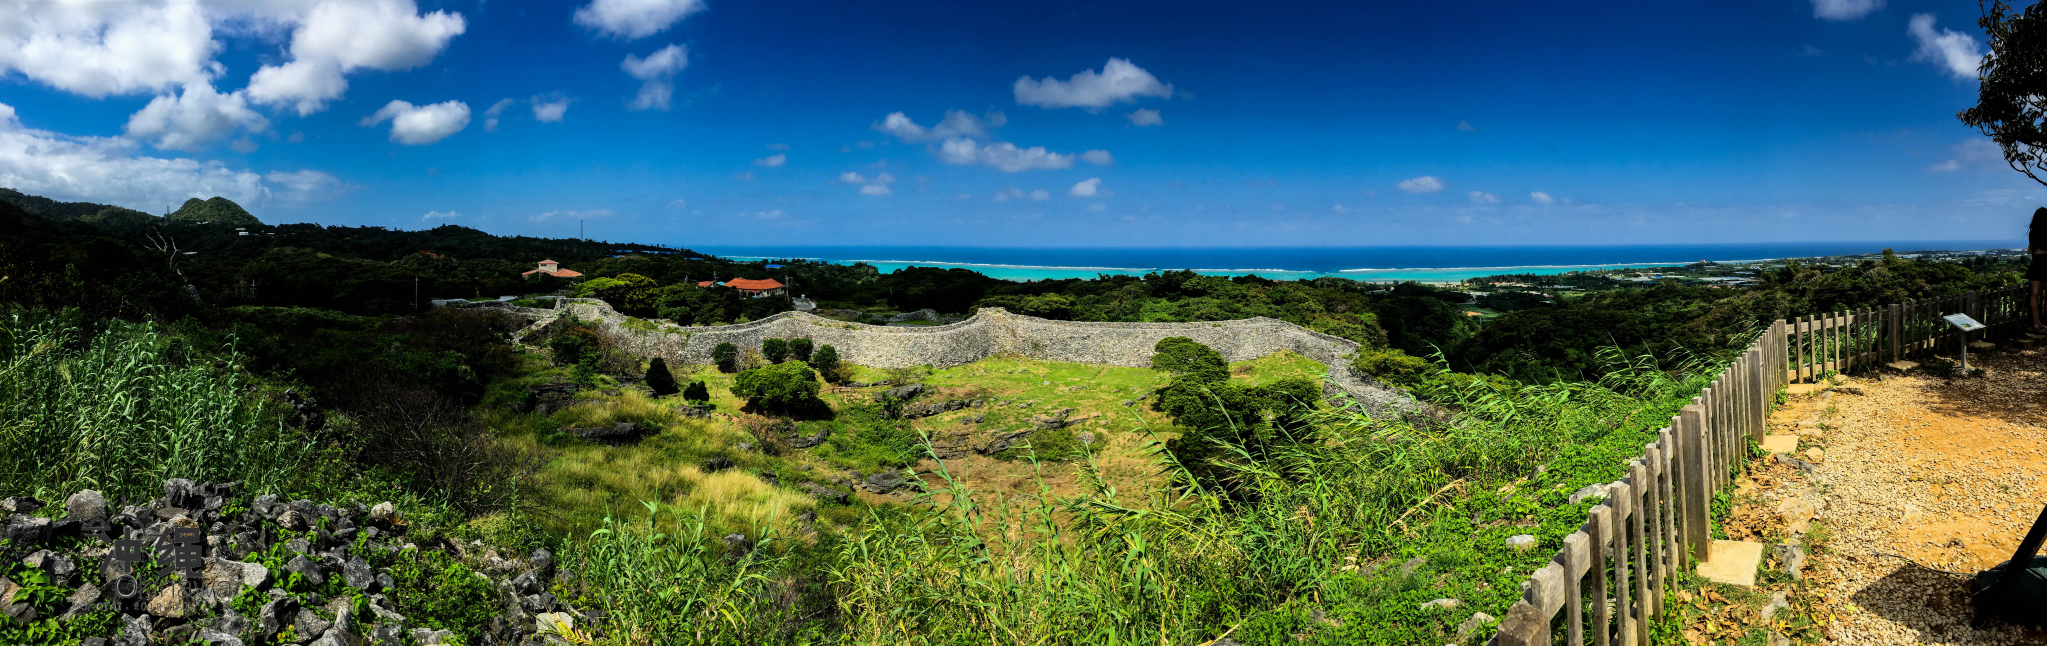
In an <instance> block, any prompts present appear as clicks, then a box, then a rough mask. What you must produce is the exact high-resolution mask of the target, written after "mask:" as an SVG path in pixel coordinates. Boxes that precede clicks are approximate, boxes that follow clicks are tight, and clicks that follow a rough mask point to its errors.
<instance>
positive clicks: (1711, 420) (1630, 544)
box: [1490, 288, 2026, 646]
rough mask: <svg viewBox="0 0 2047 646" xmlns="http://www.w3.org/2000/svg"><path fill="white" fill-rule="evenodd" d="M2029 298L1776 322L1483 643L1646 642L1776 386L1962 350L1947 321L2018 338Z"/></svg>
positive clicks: (1568, 542) (1755, 436) (2007, 295)
mask: <svg viewBox="0 0 2047 646" xmlns="http://www.w3.org/2000/svg"><path fill="white" fill-rule="evenodd" d="M2024 298H2025V295H2024V292H2023V291H2022V290H2020V289H2016V288H2013V289H2001V290H1996V291H1991V292H1987V293H1983V294H1977V293H1975V292H1970V293H1967V294H1963V295H1960V296H1954V297H1949V298H1941V299H1932V300H1927V301H1919V302H1914V303H1900V304H1896V305H1891V306H1889V307H1884V308H1872V309H1863V310H1860V311H1854V312H1838V313H1834V314H1825V315H1820V316H1801V317H1798V318H1796V319H1793V320H1791V321H1783V320H1779V321H1776V322H1774V323H1772V324H1771V325H1770V326H1769V328H1768V329H1766V330H1764V332H1763V334H1762V335H1761V336H1760V337H1758V338H1757V339H1756V341H1755V342H1754V343H1752V344H1750V345H1749V347H1748V349H1747V350H1745V351H1743V352H1742V353H1741V355H1739V357H1738V358H1736V359H1735V360H1734V362H1733V363H1731V364H1729V365H1728V367H1727V369H1726V370H1725V371H1724V372H1722V373H1721V374H1720V375H1719V376H1718V377H1717V378H1716V379H1714V380H1713V382H1712V383H1711V384H1709V385H1708V386H1707V387H1706V388H1705V389H1704V390H1703V391H1701V392H1700V393H1699V396H1697V397H1694V398H1692V403H1691V404H1690V405H1688V406H1685V407H1684V408H1683V409H1681V410H1680V411H1679V412H1678V415H1676V416H1674V417H1672V418H1670V425H1669V426H1667V427H1664V428H1663V429H1661V430H1659V431H1657V440H1656V441H1655V442H1654V443H1651V444H1648V445H1646V446H1644V447H1643V448H1642V456H1641V457H1640V458H1637V459H1635V460H1633V461H1631V462H1629V463H1628V470H1627V475H1626V476H1625V477H1622V478H1621V479H1620V480H1618V481H1615V482H1613V483H1612V484H1609V485H1607V492H1608V495H1607V496H1606V501H1605V502H1604V503H1601V504H1599V505H1597V506H1595V507H1593V508H1592V510H1591V511H1590V512H1588V513H1587V514H1586V520H1585V524H1584V526H1582V527H1580V528H1579V529H1578V531H1576V532H1573V533H1571V535H1569V536H1566V537H1564V545H1563V549H1561V550H1559V551H1558V552H1557V554H1556V556H1554V557H1553V558H1552V559H1551V560H1550V563H1549V565H1547V566H1544V567H1543V568H1542V569H1540V570H1537V571H1536V572H1535V573H1534V574H1532V575H1530V576H1529V581H1528V585H1527V586H1526V587H1527V591H1526V592H1525V593H1523V594H1522V598H1521V600H1519V601H1516V602H1515V603H1514V606H1513V607H1512V608H1511V609H1509V610H1508V612H1507V615H1506V617H1503V618H1502V619H1501V621H1500V627H1499V631H1498V633H1497V634H1495V635H1494V637H1493V640H1492V641H1491V642H1490V643H1491V644H1493V645H1494V646H1533V645H1536V644H1544V645H1547V644H1550V643H1552V642H1553V641H1556V637H1557V633H1558V632H1559V631H1561V632H1562V633H1563V635H1562V637H1563V642H1564V643H1565V644H1568V645H1569V646H1583V645H1584V644H1586V643H1588V641H1589V643H1591V644H1594V645H1595V646H1616V645H1626V646H1635V645H1638V644H1648V643H1649V629H1650V626H1651V624H1652V622H1654V621H1655V620H1656V619H1658V618H1660V617H1662V616H1663V613H1665V612H1666V609H1665V608H1664V607H1663V598H1664V588H1665V586H1666V585H1667V584H1668V581H1670V578H1671V577H1672V576H1673V575H1674V573H1676V572H1680V571H1683V569H1684V568H1685V567H1687V566H1688V565H1689V564H1691V563H1695V562H1698V561H1704V560H1706V559H1707V557H1708V555H1709V551H1710V550H1711V549H1712V541H1711V540H1710V537H1711V532H1710V531H1709V528H1710V526H1709V523H1710V522H1711V520H1710V519H1709V517H1708V516H1709V514H1710V509H1711V505H1712V499H1713V492H1716V491H1719V490H1721V489H1723V488H1725V487H1727V486H1728V485H1730V484H1731V483H1732V481H1733V478H1734V476H1735V471H1736V470H1737V469H1738V468H1739V466H1740V465H1741V463H1742V461H1743V460H1744V459H1745V457H1746V455H1747V451H1748V444H1749V442H1751V441H1756V442H1760V441H1762V439H1763V433H1764V430H1765V423H1766V417H1767V416H1768V415H1769V411H1770V402H1771V400H1772V399H1773V398H1774V397H1775V396H1776V393H1777V390H1778V389H1779V388H1782V387H1784V386H1786V385H1788V384H1790V383H1793V382H1797V381H1803V380H1810V379H1814V378H1817V377H1818V376H1820V375H1822V374H1824V373H1826V372H1827V371H1829V370H1832V371H1836V372H1848V371H1850V370H1854V369H1857V368H1867V367H1873V366H1876V365H1880V364H1883V363H1887V362H1890V361H1897V360H1899V359H1903V358H1905V357H1908V356H1912V355H1915V354H1919V353H1924V352H1927V351H1931V350H1935V349H1937V348H1939V349H1946V348H1953V347H1955V345H1957V344H1959V343H1961V341H1962V340H1961V339H1960V337H1959V336H1958V334H1959V333H1958V332H1956V331H1955V329H1954V328H1953V327H1952V326H1950V325H1948V323H1947V322H1946V321H1944V320H1941V316H1944V315H1947V314H1954V313H1967V314H1969V315H1970V316H1972V317H1974V318H1975V319H1976V320H1978V321H1981V322H1983V323H1984V324H1986V325H1988V326H1989V328H1988V329H1986V330H1982V331H1979V332H1975V333H1971V334H1973V335H1975V337H1981V336H1983V335H1985V334H1988V333H2004V332H2016V331H2018V330H2022V329H2024V323H2025V319H2024V318H2023V317H2024V316H2025V314H2026V308H2025V302H2024V300H2023V299H2024ZM1972 338H1973V337H1972ZM1588 605H1589V606H1591V607H1590V608H1589V609H1588V608H1587V607H1586V606H1588ZM1588 610H1589V612H1588ZM1560 615H1561V616H1560Z"/></svg>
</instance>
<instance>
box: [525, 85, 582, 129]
mask: <svg viewBox="0 0 2047 646" xmlns="http://www.w3.org/2000/svg"><path fill="white" fill-rule="evenodd" d="M527 101H529V102H530V103H532V104H533V120H534V121H538V122H541V123H560V122H561V120H562V117H563V116H564V115H566V114H568V111H569V103H571V102H573V101H575V99H572V98H568V97H565V96H562V94H561V93H560V92H556V93H554V94H535V95H533V98H531V99H528V100H527Z"/></svg>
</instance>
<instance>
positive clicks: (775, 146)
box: [768, 144, 789, 150]
mask: <svg viewBox="0 0 2047 646" xmlns="http://www.w3.org/2000/svg"><path fill="white" fill-rule="evenodd" d="M788 149H789V144H768V150H788Z"/></svg>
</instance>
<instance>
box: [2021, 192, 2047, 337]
mask: <svg viewBox="0 0 2047 646" xmlns="http://www.w3.org/2000/svg"><path fill="white" fill-rule="evenodd" d="M2026 254H2027V255H2030V256H2032V263H2031V264H2030V265H2028V266H2027V267H2026V282H2027V283H2028V287H2030V288H2031V291H2032V293H2031V295H2030V296H2029V297H2028V298H2027V299H2026V306H2027V307H2028V308H2029V309H2031V310H2033V331H2034V332H2047V326H2042V325H2040V283H2042V282H2047V206H2043V207H2040V208H2037V209H2034V210H2033V222H2032V224H2028V225H2026Z"/></svg>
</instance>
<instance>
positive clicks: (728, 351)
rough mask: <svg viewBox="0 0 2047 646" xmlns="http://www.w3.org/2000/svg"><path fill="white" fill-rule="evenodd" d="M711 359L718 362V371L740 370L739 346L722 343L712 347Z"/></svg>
mask: <svg viewBox="0 0 2047 646" xmlns="http://www.w3.org/2000/svg"><path fill="white" fill-rule="evenodd" d="M711 360H712V361H715V362H717V363H718V372H739V346H736V345H732V344H731V343H730V342H726V343H720V344H718V346H717V347H714V348H711Z"/></svg>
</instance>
